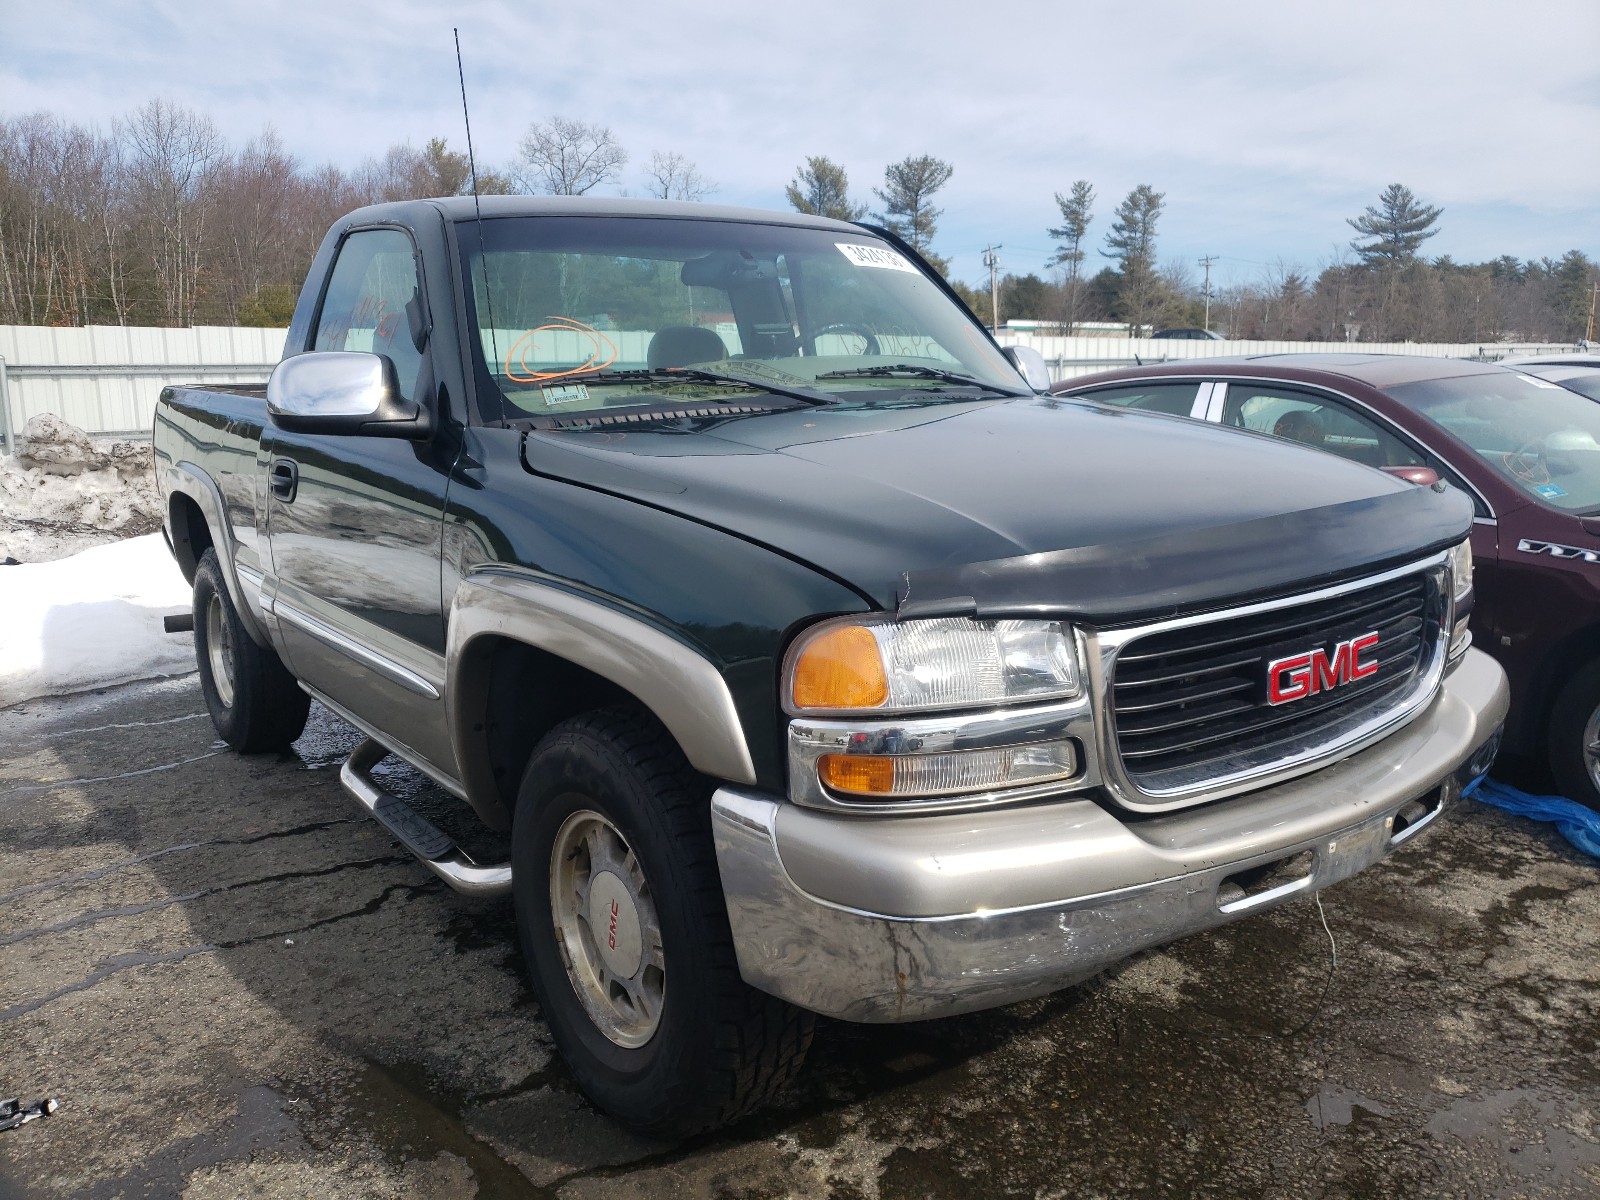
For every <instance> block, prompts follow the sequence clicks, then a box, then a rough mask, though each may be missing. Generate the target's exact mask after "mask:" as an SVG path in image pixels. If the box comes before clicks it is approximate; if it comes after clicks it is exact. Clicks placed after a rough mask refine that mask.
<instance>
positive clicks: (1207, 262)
mask: <svg viewBox="0 0 1600 1200" xmlns="http://www.w3.org/2000/svg"><path fill="white" fill-rule="evenodd" d="M1216 261H1217V256H1216V255H1215V254H1208V255H1206V256H1205V257H1204V258H1202V259H1201V260H1200V265H1201V266H1202V267H1204V268H1205V269H1206V286H1205V290H1204V291H1203V292H1201V295H1203V296H1204V297H1205V298H1206V332H1207V333H1210V332H1211V264H1212V263H1214V262H1216Z"/></svg>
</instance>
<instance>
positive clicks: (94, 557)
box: [0, 533, 195, 708]
mask: <svg viewBox="0 0 1600 1200" xmlns="http://www.w3.org/2000/svg"><path fill="white" fill-rule="evenodd" d="M191 604H192V599H191V595H190V587H189V585H188V584H187V583H185V582H184V580H183V574H182V572H180V571H179V570H178V564H177V563H176V562H174V561H173V558H172V554H171V552H170V551H168V549H167V547H166V543H165V542H164V541H163V540H162V538H161V535H160V534H154V533H152V534H146V535H144V536H143V537H135V538H128V539H126V540H124V541H118V542H114V543H113V544H111V545H109V546H96V547H95V548H93V549H90V550H85V551H83V552H82V553H79V554H74V555H73V556H72V557H70V558H63V559H59V560H57V561H55V562H42V563H27V564H23V565H21V566H9V567H6V566H0V708H4V707H5V706H7V705H10V704H17V703H19V702H21V701H23V700H29V699H32V698H34V697H36V696H55V695H62V694H64V693H67V692H81V691H86V690H87V689H89V688H97V687H106V686H109V685H111V684H116V683H130V682H132V681H133V680H136V679H153V678H156V677H159V676H165V675H181V674H184V673H186V672H188V671H193V670H194V669H195V661H194V638H193V635H191V634H187V633H182V634H175V633H167V632H166V631H165V630H164V629H163V628H162V626H161V618H162V617H163V616H165V615H167V614H169V613H184V612H188V611H189V609H190V607H191Z"/></svg>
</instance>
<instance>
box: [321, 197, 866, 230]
mask: <svg viewBox="0 0 1600 1200" xmlns="http://www.w3.org/2000/svg"><path fill="white" fill-rule="evenodd" d="M479 205H481V206H482V215H483V217H484V219H485V220H490V219H495V218H500V217H655V218H664V219H668V220H695V221H744V222H756V223H759V224H763V225H798V226H805V227H807V228H811V229H831V230H833V231H835V232H838V233H853V234H855V235H857V236H860V234H861V227H860V226H859V225H852V224H849V223H848V222H845V221H835V220H833V219H832V218H830V217H813V216H808V215H807V214H805V213H797V212H777V211H774V210H771V209H763V208H734V207H732V206H731V205H723V204H701V203H698V202H694V201H687V200H624V199H620V198H612V197H604V196H598V197H597V196H481V197H479V198H478V200H477V201H476V202H474V200H473V198H472V197H471V196H444V197H438V198H435V199H430V200H400V201H395V202H393V203H390V204H374V205H371V206H369V207H367V208H361V209H357V210H356V211H355V212H352V213H349V214H347V215H346V216H345V217H344V218H342V220H343V222H345V223H350V224H359V223H362V222H366V221H382V220H396V219H399V220H405V219H406V218H407V216H412V217H414V216H415V215H416V212H415V210H416V208H417V207H418V206H426V207H428V208H431V209H433V210H435V211H437V212H439V213H441V214H443V216H444V218H445V220H447V221H454V222H461V221H471V220H475V219H476V218H477V216H478V214H479Z"/></svg>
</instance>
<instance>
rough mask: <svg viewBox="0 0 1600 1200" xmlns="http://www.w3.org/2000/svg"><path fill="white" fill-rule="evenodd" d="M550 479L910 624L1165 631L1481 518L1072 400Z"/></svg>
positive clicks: (814, 428) (905, 416) (563, 463)
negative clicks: (825, 585) (925, 620)
mask: <svg viewBox="0 0 1600 1200" xmlns="http://www.w3.org/2000/svg"><path fill="white" fill-rule="evenodd" d="M523 458H524V463H525V465H526V466H527V468H528V469H529V470H531V471H533V472H535V473H537V474H540V475H545V476H548V477H552V478H557V479H563V480H567V481H570V482H572V483H576V484H580V485H583V486H586V487H591V488H595V489H598V490H602V491H606V492H610V493H613V494H616V495H619V496H625V497H628V498H631V499H634V500H638V501H640V502H642V503H646V504H650V505H652V506H654V507H657V508H662V509H666V510H669V511H672V512H676V513H680V514H682V515H683V516H685V517H688V518H691V519H693V520H696V521H700V522H703V523H705V524H709V525H713V526H716V527H718V528H721V529H725V530H727V531H729V532H731V533H734V534H736V535H738V536H740V537H744V538H747V539H750V540H752V541H755V542H759V543H761V544H763V545H766V546H770V547H771V548H773V549H774V550H776V551H778V552H780V553H782V554H784V555H786V556H788V557H791V558H796V559H799V560H801V561H804V562H806V563H808V564H810V565H812V566H814V567H816V568H817V569H819V570H822V571H824V572H826V573H828V574H830V575H832V576H834V577H836V578H838V579H840V580H842V581H843V582H845V583H847V584H849V585H850V586H852V587H853V588H855V589H856V590H857V591H859V592H861V593H862V594H863V596H864V597H866V598H868V599H869V600H870V601H872V602H873V603H874V604H876V605H878V606H880V607H883V608H889V609H893V608H901V609H902V611H903V612H904V613H905V615H908V616H910V615H919V616H920V615H932V614H936V613H977V614H981V615H1001V614H1008V613H1010V614H1018V613H1026V612H1051V613H1059V614H1062V615H1065V616H1073V617H1078V618H1081V619H1085V620H1088V621H1090V622H1095V623H1101V624H1105V623H1111V622H1116V621H1122V620H1132V619H1146V618H1149V617H1151V616H1155V615H1166V614H1170V613H1176V612H1182V611H1187V610H1192V609H1198V608H1203V607H1208V606H1211V605H1214V604H1217V603H1219V602H1224V601H1229V600H1233V599H1238V598H1243V597H1257V596H1263V595H1268V594H1272V593H1281V592H1285V591H1290V590H1297V589H1300V588H1303V587H1308V586H1313V585H1315V584H1318V583H1321V582H1326V581H1329V580H1333V579H1337V578H1341V577H1345V576H1349V575H1352V574H1356V573H1359V572H1363V571H1368V570H1373V569H1377V568H1380V567H1383V566H1387V565H1392V564H1395V563H1400V562H1404V561H1406V560H1408V559H1411V558H1415V557H1417V556H1418V555H1420V554H1422V553H1424V552H1427V551H1430V550H1435V549H1439V548H1442V547H1444V546H1447V545H1449V544H1451V543H1453V542H1456V541H1459V540H1460V539H1461V538H1463V537H1465V536H1466V534H1467V532H1468V529H1469V527H1470V524H1471V519H1472V509H1471V505H1470V504H1469V503H1468V502H1467V500H1466V498H1465V497H1463V496H1462V495H1460V494H1459V493H1457V492H1454V491H1445V492H1439V491H1435V490H1433V489H1430V488H1420V487H1416V486H1415V485H1412V484H1407V483H1402V482H1400V481H1398V480H1395V479H1392V478H1391V477H1389V476H1387V475H1384V474H1382V473H1381V472H1378V471H1375V470H1371V469H1369V468H1367V467H1363V466H1359V465H1357V464H1355V463H1351V462H1347V461H1345V460H1344V459H1340V458H1337V457H1335V456H1334V455H1331V454H1326V453H1323V452H1321V451H1316V450H1310V449H1306V448H1304V447H1300V446H1295V445H1292V444H1289V443H1286V442H1283V441H1280V440H1278V439H1274V438H1268V437H1264V436H1257V435H1251V434H1242V433H1238V432H1236V431H1232V430H1226V429H1218V428H1216V427H1213V426H1208V425H1205V424H1203V423H1201V422H1197V421H1189V420H1185V419H1181V418H1168V417H1162V416H1155V415H1151V414H1147V413H1138V412H1129V411H1126V410H1121V409H1113V408H1107V407H1103V406H1099V405H1094V404H1089V403H1086V402H1083V401H1077V400H1070V399H1065V398H1054V397H1038V398H1032V397H1030V398H1026V399H1019V400H1010V401H1003V402H964V403H961V402H950V401H944V402H942V403H936V404H931V403H928V402H926V401H914V402H913V401H909V400H908V401H907V402H906V403H905V404H904V405H903V406H895V405H894V404H892V403H891V404H884V403H881V402H880V403H878V404H875V405H854V406H853V405H839V406H836V407H826V408H806V409H796V410H790V411H786V412H778V413H762V414H757V415H749V416H737V417H728V418H718V419H708V420H703V421H698V422H675V423H673V425H672V426H670V427H669V426H667V425H664V424H663V425H654V426H652V425H642V426H640V427H637V428H631V429H629V428H623V429H615V428H613V429H605V430H597V429H580V430H562V431H553V432H535V433H530V434H529V435H528V437H527V439H526V440H525V442H524V449H523Z"/></svg>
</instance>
